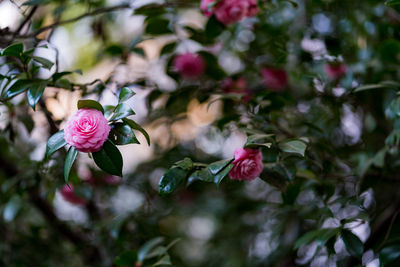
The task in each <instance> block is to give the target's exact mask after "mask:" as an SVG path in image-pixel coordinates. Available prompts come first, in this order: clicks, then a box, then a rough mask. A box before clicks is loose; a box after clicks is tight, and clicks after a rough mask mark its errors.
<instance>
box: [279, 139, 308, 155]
mask: <svg viewBox="0 0 400 267" xmlns="http://www.w3.org/2000/svg"><path fill="white" fill-rule="evenodd" d="M279 148H280V149H281V150H282V151H283V152H287V153H294V154H299V155H301V156H303V157H304V154H305V152H306V148H307V145H306V143H304V142H303V141H300V140H289V141H284V142H281V143H279Z"/></svg>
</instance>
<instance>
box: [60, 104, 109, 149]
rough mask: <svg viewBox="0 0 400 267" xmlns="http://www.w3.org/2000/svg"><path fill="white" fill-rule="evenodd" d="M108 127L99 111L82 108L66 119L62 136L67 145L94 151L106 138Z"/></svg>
mask: <svg viewBox="0 0 400 267" xmlns="http://www.w3.org/2000/svg"><path fill="white" fill-rule="evenodd" d="M110 129H111V128H110V126H109V125H108V122H107V120H106V118H104V116H103V114H102V113H101V111H99V110H97V109H90V108H82V109H79V110H78V111H77V112H75V114H73V115H72V116H71V117H70V118H69V119H68V121H67V124H66V126H65V128H64V138H65V141H66V142H67V143H68V144H69V145H71V146H73V147H75V148H76V149H77V150H79V151H81V152H96V151H99V150H100V149H101V147H102V146H103V144H104V142H105V141H106V140H107V137H108V134H109V133H110Z"/></svg>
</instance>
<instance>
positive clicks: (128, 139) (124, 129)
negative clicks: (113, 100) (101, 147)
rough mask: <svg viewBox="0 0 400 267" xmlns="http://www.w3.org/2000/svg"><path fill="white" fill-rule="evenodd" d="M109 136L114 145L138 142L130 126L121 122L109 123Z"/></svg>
mask: <svg viewBox="0 0 400 267" xmlns="http://www.w3.org/2000/svg"><path fill="white" fill-rule="evenodd" d="M109 138H110V140H111V141H112V142H113V143H114V144H116V145H127V144H140V143H139V141H138V140H137V138H136V136H135V133H134V132H133V131H132V129H131V127H129V126H128V125H126V124H124V123H122V122H117V123H113V124H112V125H111V131H110V135H109Z"/></svg>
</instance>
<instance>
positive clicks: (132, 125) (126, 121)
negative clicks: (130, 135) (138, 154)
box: [122, 118, 150, 145]
mask: <svg viewBox="0 0 400 267" xmlns="http://www.w3.org/2000/svg"><path fill="white" fill-rule="evenodd" d="M122 120H123V121H124V122H125V123H127V124H128V125H129V126H130V127H131V128H132V129H133V130H137V131H139V132H141V133H142V134H143V136H144V137H145V138H146V141H147V144H148V145H150V136H149V134H148V133H147V132H146V130H145V129H143V128H142V127H141V126H140V125H139V124H137V123H136V122H135V121H133V120H131V119H127V118H124V119H122Z"/></svg>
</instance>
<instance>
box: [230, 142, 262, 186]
mask: <svg viewBox="0 0 400 267" xmlns="http://www.w3.org/2000/svg"><path fill="white" fill-rule="evenodd" d="M232 164H233V165H234V166H233V168H232V169H231V170H230V171H229V176H230V177H231V179H233V180H247V181H251V180H254V179H256V178H257V177H258V176H259V175H260V174H261V172H262V170H263V163H262V154H261V151H260V150H258V149H252V148H239V149H236V150H235V159H234V161H233V162H232Z"/></svg>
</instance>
